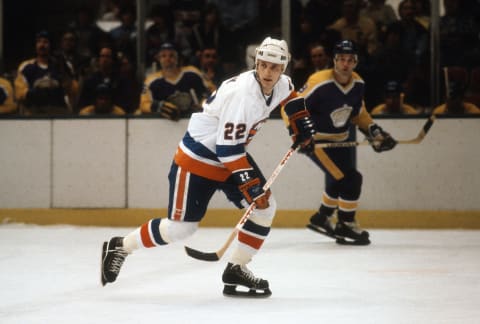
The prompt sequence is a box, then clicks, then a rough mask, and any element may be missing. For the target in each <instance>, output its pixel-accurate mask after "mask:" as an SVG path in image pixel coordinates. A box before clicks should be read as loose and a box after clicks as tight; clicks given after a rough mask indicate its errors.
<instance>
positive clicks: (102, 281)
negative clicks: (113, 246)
mask: <svg viewBox="0 0 480 324" xmlns="http://www.w3.org/2000/svg"><path fill="white" fill-rule="evenodd" d="M107 246H108V242H103V246H102V258H101V259H100V282H101V283H102V286H105V285H106V284H107V281H106V280H105V277H104V276H103V260H104V259H105V255H106V254H107Z"/></svg>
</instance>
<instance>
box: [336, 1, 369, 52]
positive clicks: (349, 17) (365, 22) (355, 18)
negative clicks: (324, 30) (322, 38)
mask: <svg viewBox="0 0 480 324" xmlns="http://www.w3.org/2000/svg"><path fill="white" fill-rule="evenodd" d="M360 8H361V4H360V0H345V1H344V2H343V6H342V17H340V18H339V19H337V20H336V21H335V22H334V23H333V24H331V25H330V26H328V28H330V29H334V30H337V31H339V32H340V33H341V36H342V38H343V39H350V40H352V41H353V42H355V43H356V44H357V46H358V49H359V55H360V56H362V53H363V54H364V56H365V55H367V56H369V55H372V54H373V53H374V52H375V51H376V50H377V47H378V39H377V26H376V25H375V22H374V21H373V20H372V19H370V18H369V17H365V16H362V15H360V13H359V12H360ZM361 60H362V58H361V57H360V61H361Z"/></svg>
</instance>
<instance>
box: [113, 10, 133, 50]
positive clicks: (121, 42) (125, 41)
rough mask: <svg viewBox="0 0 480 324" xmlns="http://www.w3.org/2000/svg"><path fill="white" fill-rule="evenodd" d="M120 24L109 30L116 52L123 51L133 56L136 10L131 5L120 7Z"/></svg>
mask: <svg viewBox="0 0 480 324" xmlns="http://www.w3.org/2000/svg"><path fill="white" fill-rule="evenodd" d="M119 18H120V26H118V27H115V28H113V29H112V30H111V31H110V37H111V39H112V41H113V45H114V47H115V49H116V50H117V51H118V52H122V53H125V54H126V55H128V56H129V57H133V58H135V54H136V50H135V48H136V39H137V27H136V26H135V20H136V10H135V7H133V6H130V5H128V6H125V7H123V8H121V9H120V14H119Z"/></svg>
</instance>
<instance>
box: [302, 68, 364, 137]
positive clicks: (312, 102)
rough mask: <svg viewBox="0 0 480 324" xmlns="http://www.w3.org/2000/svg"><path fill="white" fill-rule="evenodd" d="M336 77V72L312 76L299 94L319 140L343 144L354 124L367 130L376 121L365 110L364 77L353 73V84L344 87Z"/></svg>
mask: <svg viewBox="0 0 480 324" xmlns="http://www.w3.org/2000/svg"><path fill="white" fill-rule="evenodd" d="M333 73H334V72H333V69H328V70H322V71H319V72H316V73H314V74H312V75H311V76H310V77H309V78H308V80H307V82H306V84H305V85H304V86H303V88H302V89H300V90H299V96H302V97H304V98H305V105H306V107H307V110H308V111H309V112H310V115H311V118H312V120H313V121H314V123H315V127H316V131H317V134H316V135H315V138H316V139H322V140H331V141H343V140H346V139H347V137H348V130H349V127H350V125H351V124H352V123H353V124H356V125H358V126H359V127H361V128H362V129H365V128H367V127H368V125H369V124H370V123H372V120H371V117H370V115H369V114H368V113H367V111H366V109H365V107H364V103H363V95H364V91H365V83H364V82H363V80H362V79H361V78H360V76H359V75H358V74H357V73H355V72H353V74H352V79H351V81H350V82H349V83H348V84H347V85H345V86H343V85H341V84H339V83H338V82H337V81H336V80H335V78H334V76H333Z"/></svg>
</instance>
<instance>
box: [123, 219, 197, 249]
mask: <svg viewBox="0 0 480 324" xmlns="http://www.w3.org/2000/svg"><path fill="white" fill-rule="evenodd" d="M197 228H198V223H197V222H181V221H172V220H170V219H167V218H163V219H161V218H154V219H151V220H149V221H148V222H147V223H145V224H143V225H142V226H140V227H139V228H137V229H136V230H134V231H133V232H131V233H130V234H128V235H127V236H126V237H125V238H124V240H123V244H124V248H125V249H126V250H127V251H128V252H131V251H133V250H136V249H138V248H140V247H143V248H151V247H155V246H160V245H165V244H169V243H172V242H175V241H178V240H181V239H184V238H186V237H188V236H190V235H192V234H193V233H194V232H195V231H196V229H197Z"/></svg>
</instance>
